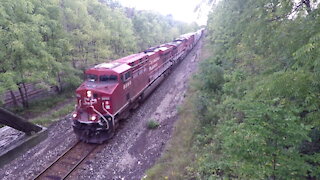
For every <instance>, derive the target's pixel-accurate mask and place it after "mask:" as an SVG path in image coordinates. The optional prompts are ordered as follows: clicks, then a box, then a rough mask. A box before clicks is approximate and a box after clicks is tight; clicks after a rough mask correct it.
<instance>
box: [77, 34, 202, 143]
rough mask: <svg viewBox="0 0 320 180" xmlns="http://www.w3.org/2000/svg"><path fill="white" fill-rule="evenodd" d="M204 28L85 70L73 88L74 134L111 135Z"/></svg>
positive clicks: (85, 137)
mask: <svg viewBox="0 0 320 180" xmlns="http://www.w3.org/2000/svg"><path fill="white" fill-rule="evenodd" d="M203 31H204V29H200V30H199V31H197V32H195V33H188V34H185V35H182V36H180V37H179V38H178V39H176V40H174V41H173V42H170V43H166V44H162V45H160V46H157V47H153V48H150V49H148V50H146V51H144V52H141V53H138V54H132V55H129V56H127V57H124V58H121V59H117V60H114V61H112V62H109V63H102V64H98V65H96V66H94V67H92V68H89V69H88V70H86V71H85V75H86V81H85V82H83V83H82V84H81V85H80V87H79V88H78V89H77V90H76V95H77V107H76V110H75V112H74V113H73V115H72V116H73V118H72V120H73V129H74V132H75V133H76V135H77V137H78V138H79V139H80V140H82V141H85V142H89V143H102V142H104V141H106V140H107V139H109V138H110V137H112V135H113V134H114V131H115V128H116V125H117V123H118V121H119V120H120V119H122V118H123V116H124V115H125V114H127V113H126V112H128V110H129V109H131V108H133V107H135V106H137V104H138V103H139V101H141V100H142V99H143V98H144V97H146V96H147V95H148V94H149V93H150V92H151V91H152V89H154V88H155V87H156V86H157V84H158V82H157V81H160V79H161V78H160V77H163V76H164V75H165V74H167V73H169V71H170V70H171V69H172V67H173V66H174V65H175V64H177V63H178V62H179V61H180V60H182V59H184V57H185V56H186V55H187V53H188V52H189V51H190V50H191V49H192V48H193V47H194V46H195V44H196V43H197V42H198V40H199V39H200V37H201V35H202V34H203Z"/></svg>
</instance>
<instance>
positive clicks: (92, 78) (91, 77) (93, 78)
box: [87, 74, 98, 82]
mask: <svg viewBox="0 0 320 180" xmlns="http://www.w3.org/2000/svg"><path fill="white" fill-rule="evenodd" d="M97 80H98V76H97V75H93V74H87V81H89V82H96V81H97Z"/></svg>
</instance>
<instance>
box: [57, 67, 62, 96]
mask: <svg viewBox="0 0 320 180" xmlns="http://www.w3.org/2000/svg"><path fill="white" fill-rule="evenodd" d="M61 92H62V82H61V76H60V72H58V93H61Z"/></svg>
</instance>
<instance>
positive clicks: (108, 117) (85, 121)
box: [73, 63, 121, 143]
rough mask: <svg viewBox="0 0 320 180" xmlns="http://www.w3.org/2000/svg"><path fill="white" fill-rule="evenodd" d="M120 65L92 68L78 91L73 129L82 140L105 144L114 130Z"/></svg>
mask: <svg viewBox="0 0 320 180" xmlns="http://www.w3.org/2000/svg"><path fill="white" fill-rule="evenodd" d="M119 65H120V64H118V63H113V64H110V63H105V64H100V65H97V66H95V67H93V68H90V69H88V70H87V71H86V72H85V76H86V80H85V81H84V82H83V83H82V84H81V85H80V87H79V88H78V89H77V90H76V95H77V107H76V111H75V112H74V113H73V129H74V131H75V133H76V135H77V136H78V138H79V139H80V140H83V141H86V142H91V143H102V142H103V141H105V140H106V139H108V138H109V136H110V137H111V135H112V132H113V130H114V126H115V122H114V114H115V111H116V110H117V102H113V101H112V100H113V99H116V98H114V97H115V96H117V94H118V93H117V92H118V91H119V85H120V84H121V81H120V75H119V73H118V72H116V71H114V69H113V68H114V67H117V66H119Z"/></svg>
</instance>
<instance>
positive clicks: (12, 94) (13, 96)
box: [10, 90, 18, 106]
mask: <svg viewBox="0 0 320 180" xmlns="http://www.w3.org/2000/svg"><path fill="white" fill-rule="evenodd" d="M10 95H11V98H12V101H13V105H14V106H18V101H17V98H16V96H15V95H14V93H13V91H12V90H10Z"/></svg>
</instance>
